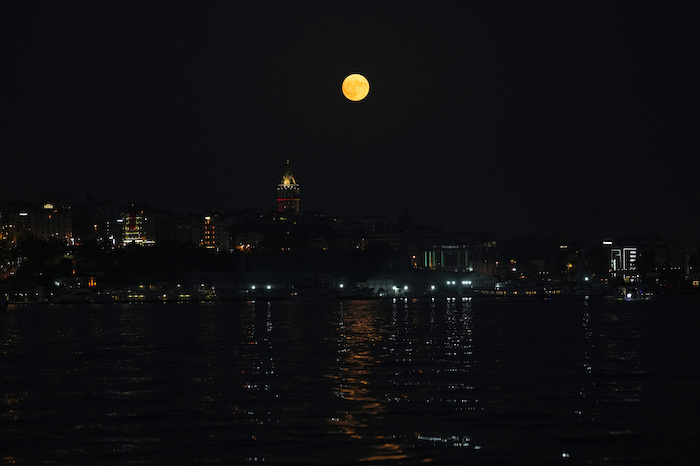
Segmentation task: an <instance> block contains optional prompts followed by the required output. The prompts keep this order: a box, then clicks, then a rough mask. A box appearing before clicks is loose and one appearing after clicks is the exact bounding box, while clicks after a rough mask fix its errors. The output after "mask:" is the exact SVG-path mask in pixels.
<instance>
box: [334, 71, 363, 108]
mask: <svg viewBox="0 0 700 466" xmlns="http://www.w3.org/2000/svg"><path fill="white" fill-rule="evenodd" d="M341 89H342V91H343V95H344V96H345V97H347V98H348V100H352V101H353V102H358V101H360V100H362V99H364V98H365V97H367V94H369V81H367V78H365V77H364V76H362V75H361V74H357V73H353V74H351V75H350V76H348V77H347V78H345V79H344V80H343V85H342V87H341Z"/></svg>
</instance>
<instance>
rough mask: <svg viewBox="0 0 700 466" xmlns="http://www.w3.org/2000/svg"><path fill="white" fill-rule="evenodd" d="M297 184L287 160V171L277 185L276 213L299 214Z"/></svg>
mask: <svg viewBox="0 0 700 466" xmlns="http://www.w3.org/2000/svg"><path fill="white" fill-rule="evenodd" d="M299 193H300V190H299V184H297V182H296V180H295V179H294V175H293V174H292V169H291V167H290V166H289V160H287V169H286V170H285V172H284V175H282V181H280V184H278V185H277V212H278V213H295V214H298V213H299Z"/></svg>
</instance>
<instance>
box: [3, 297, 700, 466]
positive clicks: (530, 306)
mask: <svg viewBox="0 0 700 466" xmlns="http://www.w3.org/2000/svg"><path fill="white" fill-rule="evenodd" d="M699 324H700V305H699V301H698V300H697V299H693V298H688V297H659V298H658V299H656V300H654V301H651V302H639V303H627V302H617V301H606V300H591V301H587V300H584V299H583V298H581V299H572V300H561V301H541V300H534V299H533V300H528V299H525V300H517V299H516V300H498V299H493V300H473V301H472V300H460V299H458V300H446V299H436V300H434V301H433V300H429V299H426V300H417V301H412V300H396V301H392V300H383V301H318V302H283V301H280V302H264V301H257V302H235V303H217V304H167V305H94V306H87V305H86V306H69V305H64V306H58V305H55V306H48V305H47V306H35V307H32V306H10V308H9V309H8V310H7V311H4V312H2V313H0V325H1V327H0V350H1V352H2V354H1V357H0V376H1V379H0V393H1V395H2V396H1V398H0V403H1V406H0V426H1V430H0V432H1V437H0V459H1V461H2V462H3V464H47V463H48V464H91V465H92V464H94V465H99V464H209V463H215V464H238V463H245V462H260V461H265V462H270V463H299V464H358V463H359V464H373V463H381V464H386V463H397V464H403V463H406V464H413V463H419V462H435V463H437V464H450V463H452V464H528V463H529V464H559V463H561V464H601V463H605V464H694V463H695V460H696V459H697V455H698V453H700V448H699V447H698V440H697V438H698V435H700V428H699V427H698V421H700V401H698V397H699V396H700V375H699V374H698V372H699V370H700V340H699V339H698V336H697V334H698V329H699V328H700V326H699Z"/></svg>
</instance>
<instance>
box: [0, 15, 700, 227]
mask: <svg viewBox="0 0 700 466" xmlns="http://www.w3.org/2000/svg"><path fill="white" fill-rule="evenodd" d="M57 3H58V2H53V3H47V4H28V3H23V5H24V6H22V7H21V10H19V9H18V7H17V6H14V7H7V6H4V7H0V8H2V10H3V11H2V12H0V17H2V29H3V33H2V34H3V36H4V37H3V40H2V45H0V47H2V70H3V71H2V77H1V78H0V79H1V80H2V83H3V84H2V86H1V87H2V101H1V102H0V106H1V108H2V111H1V112H0V117H1V118H2V128H3V129H2V132H1V133H2V134H0V151H1V154H2V155H1V157H2V181H1V184H0V196H24V195H30V194H36V193H41V192H46V191H48V192H55V191H63V192H69V193H71V194H72V196H73V199H74V200H78V201H82V200H84V199H85V197H86V196H87V195H90V196H92V197H93V198H95V199H98V200H100V199H101V200H114V201H118V202H125V201H142V202H148V203H150V204H151V205H153V206H156V207H166V208H173V209H177V210H195V211H197V210H203V209H209V208H215V209H222V210H227V209H237V208H252V209H256V210H265V209H272V208H273V207H274V204H275V187H276V184H277V183H278V182H279V180H280V178H281V175H282V173H283V172H284V165H285V160H286V159H291V161H292V168H293V171H294V174H295V176H296V178H297V181H298V182H299V183H300V184H301V188H302V202H301V206H302V210H307V211H324V212H330V213H345V214H350V215H354V216H357V215H359V214H362V213H372V214H377V213H378V214H386V215H388V216H390V217H396V216H398V215H400V214H401V213H402V212H404V211H406V212H408V213H409V214H410V215H411V216H412V217H414V218H415V220H416V222H419V223H420V222H426V223H428V224H432V225H435V226H438V225H439V226H442V227H444V228H447V229H453V230H491V231H495V232H499V233H502V234H520V233H529V232H574V233H576V232H580V231H583V230H586V229H592V230H593V231H595V232H597V233H599V234H600V235H602V236H614V235H622V234H629V233H640V234H647V233H661V234H663V235H665V236H670V235H676V234H678V233H681V234H683V235H685V236H686V237H687V236H690V237H691V238H693V239H698V236H700V233H698V229H700V220H699V218H700V215H698V213H699V212H698V207H697V206H698V205H700V189H699V188H698V187H697V180H698V170H697V165H698V164H697V155H698V150H697V140H698V138H697V135H698V124H699V123H700V118H698V116H699V115H698V90H697V89H698V83H699V82H700V80H699V79H698V78H699V77H700V76H699V73H698V71H699V67H698V63H699V57H698V52H697V50H698V44H700V38H698V32H697V31H698V24H697V15H695V14H694V12H692V11H690V10H689V9H684V8H683V7H682V6H678V5H676V2H658V3H656V4H654V5H650V4H649V3H641V2H552V3H545V2H532V3H530V2H506V3H501V2H480V3H479V4H477V5H467V4H466V2H454V3H437V2H425V3H414V2H397V3H391V2H347V1H344V2H317V3H314V4H309V3H299V2H286V3H285V4H284V5H282V4H281V3H278V2H247V3H250V4H251V5H252V6H246V7H243V6H241V5H242V3H243V2H226V3H223V2H222V3H213V2H191V3H190V4H189V5H186V6H172V5H171V4H170V3H169V2H159V3H158V4H155V3H151V4H149V5H146V6H144V5H142V4H141V3H140V2H133V3H128V2H127V3H125V2H88V3H85V4H77V3H73V2H71V3H70V4H69V5H65V4H63V2H61V4H60V5H58V4H57ZM176 4H177V5H181V4H180V3H176ZM689 5H690V3H689ZM9 8H12V9H9ZM353 72H359V73H362V74H364V75H365V76H366V77H367V78H368V79H369V82H370V86H371V90H370V94H369V96H368V97H367V99H365V100H364V101H362V102H359V103H353V102H350V101H348V100H347V99H345V98H344V97H343V95H342V94H341V92H340V85H341V82H342V80H343V78H344V77H345V76H346V75H347V74H350V73H353Z"/></svg>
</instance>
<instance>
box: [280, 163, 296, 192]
mask: <svg viewBox="0 0 700 466" xmlns="http://www.w3.org/2000/svg"><path fill="white" fill-rule="evenodd" d="M295 184H297V181H296V180H295V179H294V175H293V174H292V167H291V166H290V164H289V160H287V169H286V170H285V171H284V175H282V181H280V186H290V185H295Z"/></svg>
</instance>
